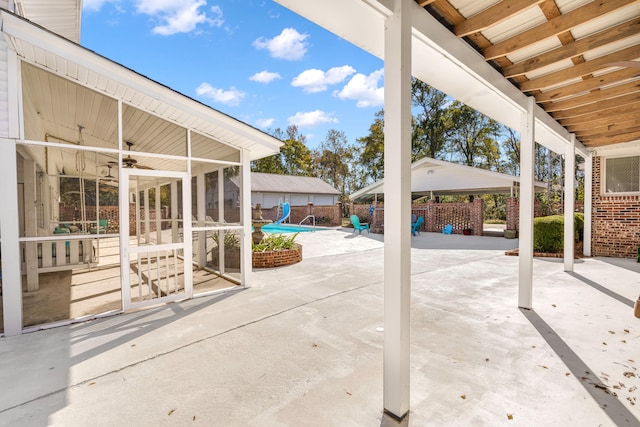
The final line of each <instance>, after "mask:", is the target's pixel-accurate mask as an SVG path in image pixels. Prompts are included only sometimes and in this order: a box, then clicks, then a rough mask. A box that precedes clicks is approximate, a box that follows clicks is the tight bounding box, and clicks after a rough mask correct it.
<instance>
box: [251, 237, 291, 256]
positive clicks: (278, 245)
mask: <svg viewBox="0 0 640 427" xmlns="http://www.w3.org/2000/svg"><path fill="white" fill-rule="evenodd" d="M297 236H298V233H295V234H293V235H292V236H290V237H287V236H285V235H284V234H270V235H268V236H266V237H264V238H263V239H262V241H261V242H260V243H258V244H255V243H254V244H253V252H267V251H279V250H282V249H293V247H294V245H295V240H296V237H297Z"/></svg>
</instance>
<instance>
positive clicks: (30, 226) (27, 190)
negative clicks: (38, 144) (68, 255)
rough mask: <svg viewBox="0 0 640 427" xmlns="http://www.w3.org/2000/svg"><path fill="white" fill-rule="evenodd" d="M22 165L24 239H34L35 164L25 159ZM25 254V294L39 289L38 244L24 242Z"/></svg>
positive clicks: (35, 233) (36, 232)
mask: <svg viewBox="0 0 640 427" xmlns="http://www.w3.org/2000/svg"><path fill="white" fill-rule="evenodd" d="M23 164H24V167H23V169H24V171H23V174H24V176H23V180H24V228H25V235H26V237H35V236H37V235H38V228H37V224H36V221H37V218H36V212H37V209H36V162H35V161H33V160H31V159H28V158H25V159H24V162H23ZM25 252H26V253H25V256H26V263H27V292H33V291H37V290H38V289H40V284H39V278H38V243H36V242H26V243H25ZM62 255H64V252H62ZM58 256H59V257H60V256H61V254H60V252H58ZM18 265H19V264H18Z"/></svg>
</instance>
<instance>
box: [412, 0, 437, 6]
mask: <svg viewBox="0 0 640 427" xmlns="http://www.w3.org/2000/svg"><path fill="white" fill-rule="evenodd" d="M434 1H436V0H416V3H418V6H420V7H425V6H427V5H429V4H431V3H433V2H434Z"/></svg>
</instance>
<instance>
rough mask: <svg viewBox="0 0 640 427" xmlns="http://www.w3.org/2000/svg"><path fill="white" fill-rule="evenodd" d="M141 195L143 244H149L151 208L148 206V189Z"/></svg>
mask: <svg viewBox="0 0 640 427" xmlns="http://www.w3.org/2000/svg"><path fill="white" fill-rule="evenodd" d="M142 193H143V196H142V197H144V242H145V243H146V244H149V242H150V241H151V232H150V229H151V215H150V214H151V212H150V211H151V206H149V189H148V188H145V189H144V190H143V192H142Z"/></svg>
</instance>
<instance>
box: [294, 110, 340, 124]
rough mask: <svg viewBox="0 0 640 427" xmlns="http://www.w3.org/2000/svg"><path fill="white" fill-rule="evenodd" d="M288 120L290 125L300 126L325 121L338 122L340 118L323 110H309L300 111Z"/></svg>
mask: <svg viewBox="0 0 640 427" xmlns="http://www.w3.org/2000/svg"><path fill="white" fill-rule="evenodd" d="M287 120H288V122H289V124H290V125H296V126H300V127H314V126H318V125H321V124H323V123H338V119H336V118H335V117H333V115H332V114H330V113H325V112H324V111H322V110H315V111H309V112H306V113H301V112H298V113H296V114H295V115H293V116H291V117H289V118H288V119H287Z"/></svg>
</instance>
